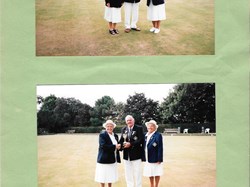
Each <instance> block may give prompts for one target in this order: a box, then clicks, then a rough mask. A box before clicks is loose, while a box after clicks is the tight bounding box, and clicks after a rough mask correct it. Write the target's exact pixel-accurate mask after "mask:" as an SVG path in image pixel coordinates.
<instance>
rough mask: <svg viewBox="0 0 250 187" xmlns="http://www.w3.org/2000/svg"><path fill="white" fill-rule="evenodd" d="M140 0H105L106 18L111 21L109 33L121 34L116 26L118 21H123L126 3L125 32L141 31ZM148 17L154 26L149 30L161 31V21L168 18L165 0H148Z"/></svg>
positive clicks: (153, 31)
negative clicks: (122, 13) (139, 22)
mask: <svg viewBox="0 0 250 187" xmlns="http://www.w3.org/2000/svg"><path fill="white" fill-rule="evenodd" d="M139 2H140V0H105V13H104V19H105V20H107V21H108V22H109V25H108V26H109V33H110V34H112V35H115V34H119V31H118V29H117V28H116V25H117V23H120V22H121V6H122V5H123V4H124V12H125V32H126V33H129V32H130V31H131V30H135V31H140V30H141V29H140V28H139V27H137V22H138V19H139ZM147 7H148V8H147V19H148V20H150V21H152V24H153V27H152V28H151V29H150V30H149V31H150V32H152V33H156V34H157V33H159V32H160V21H161V20H165V19H166V12H165V1H164V0H147Z"/></svg>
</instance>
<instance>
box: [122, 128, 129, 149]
mask: <svg viewBox="0 0 250 187" xmlns="http://www.w3.org/2000/svg"><path fill="white" fill-rule="evenodd" d="M122 137H123V139H124V141H123V146H124V145H125V144H126V143H127V142H126V139H127V137H128V132H127V131H125V132H124V133H123V134H122Z"/></svg>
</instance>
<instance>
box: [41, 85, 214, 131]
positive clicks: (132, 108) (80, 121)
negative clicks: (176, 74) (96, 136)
mask: <svg viewBox="0 0 250 187" xmlns="http://www.w3.org/2000/svg"><path fill="white" fill-rule="evenodd" d="M37 103H38V104H39V105H40V106H41V107H40V108H39V110H38V112H37V127H38V129H45V130H46V131H48V132H50V133H58V132H65V129H67V128H70V127H90V126H95V127H98V126H101V125H102V124H103V123H104V121H106V120H107V119H112V120H113V121H115V123H116V124H118V125H125V121H124V118H125V116H126V115H128V114H130V115H132V116H133V117H134V118H135V121H136V124H138V125H142V124H144V123H145V122H146V121H148V120H150V119H154V120H156V121H157V122H158V123H159V124H183V123H192V124H200V123H215V84H214V83H195V84H194V83H192V84H188V83H185V84H178V85H176V86H175V87H174V89H173V91H172V92H170V94H169V95H167V93H166V98H164V100H163V102H162V103H159V102H158V101H154V100H152V99H150V98H146V97H145V94H144V93H135V94H134V95H129V96H128V98H127V101H126V103H122V102H118V103H116V102H115V101H114V99H113V98H112V97H110V96H107V95H106V96H103V97H101V98H100V99H97V100H96V102H95V105H94V107H91V106H90V105H88V104H86V103H82V102H81V101H80V100H77V99H75V98H61V97H56V96H54V95H50V96H48V97H45V98H43V97H41V96H37Z"/></svg>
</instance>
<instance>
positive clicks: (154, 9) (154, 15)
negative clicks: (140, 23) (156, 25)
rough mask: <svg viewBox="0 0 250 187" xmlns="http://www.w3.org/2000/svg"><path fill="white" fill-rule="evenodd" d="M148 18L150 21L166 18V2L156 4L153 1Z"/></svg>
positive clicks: (149, 7)
mask: <svg viewBox="0 0 250 187" xmlns="http://www.w3.org/2000/svg"><path fill="white" fill-rule="evenodd" d="M147 19H148V20H150V21H159V20H165V19H166V10H165V4H161V5H157V6H154V5H153V4H152V2H151V3H150V5H149V6H148V11H147Z"/></svg>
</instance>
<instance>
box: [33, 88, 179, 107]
mask: <svg viewBox="0 0 250 187" xmlns="http://www.w3.org/2000/svg"><path fill="white" fill-rule="evenodd" d="M175 85H176V84H124V85H121V84H119V85H118V84H116V85H115V84H113V85H110V84H109V85H108V84H106V85H39V86H37V95H39V96H42V97H47V96H49V95H55V96H56V97H64V98H70V97H73V98H75V99H78V100H80V101H81V102H82V103H86V104H88V105H90V106H92V107H93V106H94V105H95V102H96V100H97V99H100V98H101V97H102V96H104V95H107V96H110V97H112V98H113V99H114V100H115V102H116V103H118V102H124V103H125V102H126V100H127V98H128V96H129V95H134V94H135V93H144V94H145V96H146V97H147V98H150V99H153V100H154V101H158V102H159V103H161V102H162V101H163V99H164V98H166V97H167V96H168V95H169V93H170V92H171V91H173V87H174V86H175Z"/></svg>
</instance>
